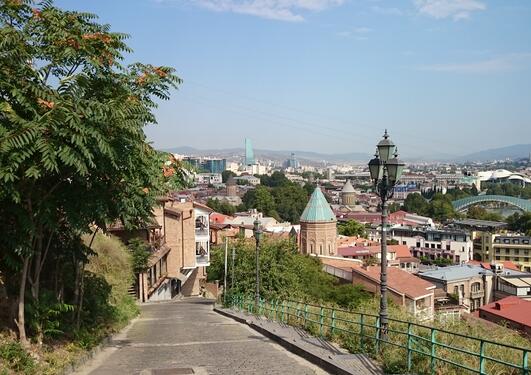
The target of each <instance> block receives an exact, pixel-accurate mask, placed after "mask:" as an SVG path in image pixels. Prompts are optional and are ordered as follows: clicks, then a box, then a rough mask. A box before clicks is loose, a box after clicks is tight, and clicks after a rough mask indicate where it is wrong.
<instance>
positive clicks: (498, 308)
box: [479, 296, 531, 328]
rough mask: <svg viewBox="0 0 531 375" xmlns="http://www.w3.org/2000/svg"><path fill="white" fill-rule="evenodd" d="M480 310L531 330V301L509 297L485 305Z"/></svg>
mask: <svg viewBox="0 0 531 375" xmlns="http://www.w3.org/2000/svg"><path fill="white" fill-rule="evenodd" d="M479 310H480V311H484V312H486V313H489V314H492V315H496V316H499V317H501V318H503V319H505V320H510V321H513V322H516V323H519V324H522V325H524V326H527V327H530V328H531V301H526V300H524V299H521V298H518V297H516V296H509V297H505V298H503V299H501V300H499V301H496V302H491V303H489V304H488V305H484V306H482V307H480V308H479ZM480 316H481V312H480Z"/></svg>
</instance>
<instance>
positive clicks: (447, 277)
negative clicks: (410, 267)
mask: <svg viewBox="0 0 531 375" xmlns="http://www.w3.org/2000/svg"><path fill="white" fill-rule="evenodd" d="M485 274H487V275H493V272H492V271H490V270H486V269H485V268H483V267H481V266H479V265H475V264H462V265H457V266H448V267H438V268H437V269H433V270H428V271H421V272H420V273H419V276H421V277H423V278H428V279H433V280H440V281H453V280H462V279H469V278H471V277H476V276H482V275H485Z"/></svg>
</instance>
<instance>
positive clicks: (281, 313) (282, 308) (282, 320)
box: [280, 300, 285, 323]
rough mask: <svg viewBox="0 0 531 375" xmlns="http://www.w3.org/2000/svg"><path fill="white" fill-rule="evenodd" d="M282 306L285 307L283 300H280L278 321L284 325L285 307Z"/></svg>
mask: <svg viewBox="0 0 531 375" xmlns="http://www.w3.org/2000/svg"><path fill="white" fill-rule="evenodd" d="M284 305H285V304H284V300H282V302H281V305H280V321H281V322H282V323H284V307H285V306H284Z"/></svg>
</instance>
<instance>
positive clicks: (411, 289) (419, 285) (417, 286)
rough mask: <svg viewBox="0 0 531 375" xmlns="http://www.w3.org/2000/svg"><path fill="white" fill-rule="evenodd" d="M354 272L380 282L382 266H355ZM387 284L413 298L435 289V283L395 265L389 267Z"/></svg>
mask: <svg viewBox="0 0 531 375" xmlns="http://www.w3.org/2000/svg"><path fill="white" fill-rule="evenodd" d="M352 272H354V273H357V274H360V275H363V276H365V277H367V278H369V279H371V280H372V281H373V282H375V283H377V284H380V267H376V266H370V267H366V268H365V267H354V268H352ZM387 285H388V287H389V288H390V289H393V290H395V291H397V292H399V293H402V294H405V295H406V296H408V297H410V298H412V299H416V298H420V297H423V296H425V295H427V294H430V293H431V292H432V291H433V290H434V289H435V285H434V284H432V283H430V282H429V281H426V280H423V279H421V278H419V277H417V276H414V275H412V274H410V273H409V272H406V271H402V270H401V269H399V268H395V267H389V268H388V269H387Z"/></svg>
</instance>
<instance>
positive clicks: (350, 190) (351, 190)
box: [341, 180, 355, 193]
mask: <svg viewBox="0 0 531 375" xmlns="http://www.w3.org/2000/svg"><path fill="white" fill-rule="evenodd" d="M341 192H342V193H355V190H354V187H353V186H352V184H351V183H350V180H347V182H346V183H345V185H343V189H342V190H341Z"/></svg>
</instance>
